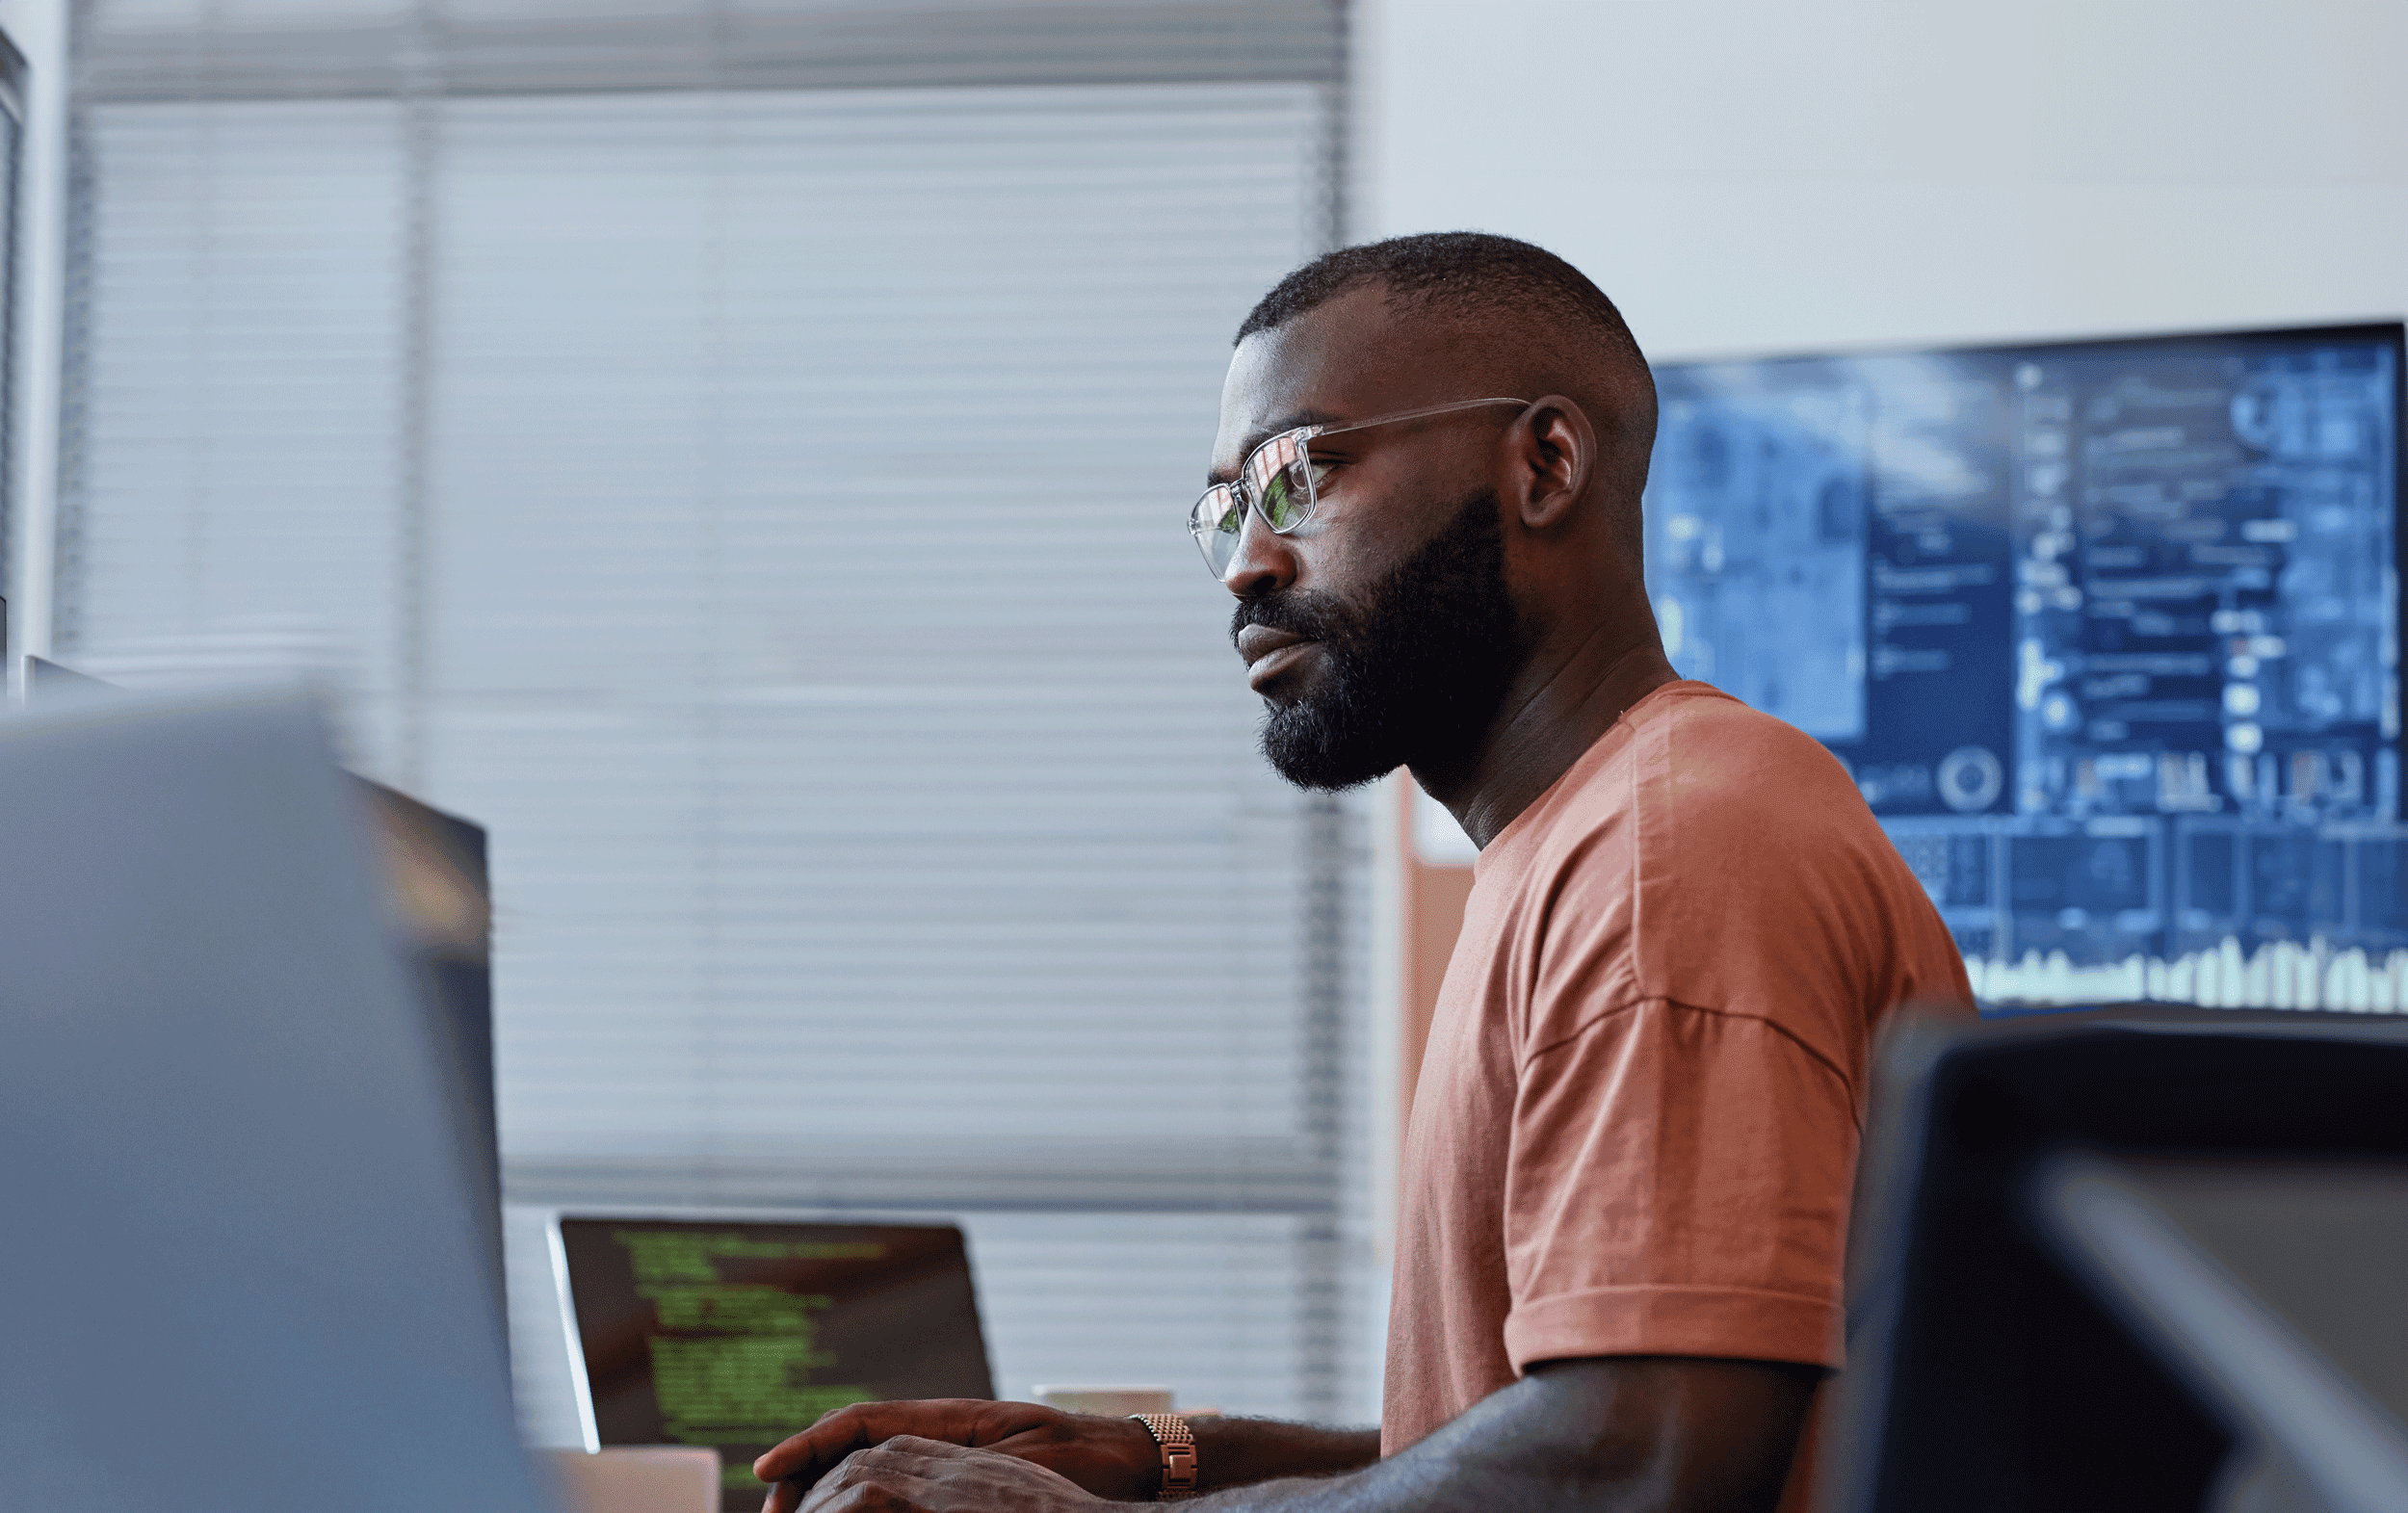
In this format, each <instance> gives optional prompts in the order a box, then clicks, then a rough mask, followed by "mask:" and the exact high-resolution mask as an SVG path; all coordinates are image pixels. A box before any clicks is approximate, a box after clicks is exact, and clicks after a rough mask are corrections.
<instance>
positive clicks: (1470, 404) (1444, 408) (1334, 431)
mask: <svg viewBox="0 0 2408 1513" xmlns="http://www.w3.org/2000/svg"><path fill="white" fill-rule="evenodd" d="M1529 403H1530V401H1528V400H1513V399H1506V398H1505V397H1503V396H1502V395H1501V396H1499V397H1497V398H1495V399H1486V400H1457V401H1455V402H1454V403H1453V404H1432V405H1431V406H1429V408H1427V409H1409V410H1406V411H1405V412H1404V413H1403V414H1401V415H1382V416H1380V417H1379V418H1378V419H1377V420H1361V421H1356V422H1355V423H1354V424H1353V425H1351V426H1328V427H1316V428H1315V429H1314V430H1313V434H1314V435H1315V436H1317V437H1319V436H1343V435H1345V434H1346V433H1347V432H1348V431H1349V430H1371V429H1372V428H1373V427H1374V426H1394V425H1396V424H1398V423H1399V422H1400V421H1407V420H1426V419H1428V418H1429V417H1430V416H1432V415H1452V414H1453V413H1454V412H1455V411H1457V410H1465V409H1479V407H1480V406H1482V405H1484V404H1529Z"/></svg>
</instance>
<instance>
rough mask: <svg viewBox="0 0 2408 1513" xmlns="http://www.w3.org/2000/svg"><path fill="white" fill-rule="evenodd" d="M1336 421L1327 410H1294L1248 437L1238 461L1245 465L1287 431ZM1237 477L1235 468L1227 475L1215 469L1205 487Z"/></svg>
mask: <svg viewBox="0 0 2408 1513" xmlns="http://www.w3.org/2000/svg"><path fill="white" fill-rule="evenodd" d="M1334 419H1336V417H1335V416H1333V415H1331V414H1329V413H1328V412H1327V411H1325V410H1317V409H1300V410H1292V411H1290V412H1289V413H1288V414H1285V415H1283V416H1281V417H1280V418H1279V419H1277V420H1274V421H1272V422H1271V423H1270V424H1269V426H1268V427H1266V428H1264V429H1263V430H1258V431H1256V432H1255V433H1254V434H1252V435H1250V436H1248V437H1246V438H1245V445H1244V446H1243V447H1240V448H1239V449H1238V461H1239V463H1240V465H1243V463H1244V461H1245V459H1246V458H1247V457H1252V456H1253V455H1254V449H1255V448H1256V447H1259V446H1261V445H1262V444H1263V443H1264V442H1266V441H1269V439H1270V438H1271V437H1273V436H1276V435H1281V434H1284V433H1285V432H1287V431H1291V430H1296V428H1297V427H1298V426H1325V425H1328V424H1329V423H1330V422H1331V421H1332V420H1334ZM1237 476H1238V474H1237V470H1236V469H1234V468H1233V469H1231V470H1229V471H1228V472H1225V473H1224V472H1222V471H1221V470H1220V469H1218V468H1215V469H1213V471H1211V472H1209V473H1207V474H1205V475H1204V486H1205V487H1206V488H1211V487H1213V486H1214V485H1215V484H1217V483H1228V482H1230V481H1231V480H1232V479H1234V478H1236V477H1237Z"/></svg>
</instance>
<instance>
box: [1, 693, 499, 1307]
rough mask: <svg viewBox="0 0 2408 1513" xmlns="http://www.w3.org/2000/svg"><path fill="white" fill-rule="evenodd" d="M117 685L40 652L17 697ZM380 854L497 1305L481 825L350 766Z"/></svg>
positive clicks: (489, 903)
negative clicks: (438, 1062)
mask: <svg viewBox="0 0 2408 1513" xmlns="http://www.w3.org/2000/svg"><path fill="white" fill-rule="evenodd" d="M132 696H133V695H132V694H130V693H129V692H128V691H126V690H125V689H123V688H120V687H119V686H118V685H117V684H114V683H111V682H108V681H107V680H105V679H102V678H95V677H92V675H90V674H89V673H83V672H78V671H76V670H75V669H74V668H72V667H69V666H66V665H64V664H62V663H56V662H52V661H50V660H49V659H48V658H45V657H31V656H29V657H27V658H26V659H25V681H24V702H25V705H26V707H27V708H29V709H33V710H38V711H43V712H50V711H56V710H61V709H65V708H69V707H72V706H74V705H76V704H79V703H87V702H89V701H92V700H95V699H97V700H104V701H115V700H120V699H126V698H130V697H132ZM352 791H353V794H354V795H356V796H357V797H358V798H359V799H360V801H361V803H362V805H363V806H364V808H365V809H366V811H367V815H368V819H369V821H370V824H371V828H372V829H373V831H374V833H375V836H376V839H377V843H378V852H379V856H380V859H381V861H382V862H383V864H384V883H385V903H386V906H387V919H388V921H389V922H390V924H391V925H392V926H393V928H394V930H395V932H396V934H397V935H398V936H399V938H400V942H401V945H402V947H403V950H404V952H405V954H406V956H407V958H408V959H409V961H410V964H411V965H412V967H413V968H414V969H415V970H416V975H417V979H418V987H419V989H420V994H419V996H420V998H421V1000H422V1002H424V1004H426V1007H427V1010H428V1013H429V1016H430V1018H431V1019H432V1026H433V1030H434V1034H435V1045H436V1050H437V1052H438V1054H439V1055H440V1056H441V1058H442V1066H443V1070H444V1071H445V1073H446V1074H447V1075H446V1077H445V1079H444V1091H445V1096H446V1101H447V1103H448V1104H449V1105H450V1106H451V1108H452V1111H453V1123H454V1127H455V1128H456V1129H457V1130H458V1135H459V1145H460V1151H461V1156H462V1158H463V1160H465V1161H466V1162H467V1164H468V1180H469V1183H470V1186H471V1187H473V1188H474V1189H475V1191H476V1194H477V1228H478V1236H479V1248H480V1249H481V1250H482V1251H483V1252H484V1258H485V1284H486V1286H487V1287H488V1288H489V1289H490V1290H491V1291H492V1293H493V1302H494V1306H495V1307H496V1308H497V1309H498V1308H501V1307H503V1306H504V1304H505V1301H506V1299H507V1296H508V1286H507V1283H506V1280H505V1266H504V1261H503V1253H502V1146H501V1134H500V1122H499V1119H498V1117H497V1115H496V1113H495V1109H494V1089H493V890H492V884H491V882H490V880H489V877H488V874H487V869H486V865H485V831H484V826H483V825H481V824H479V823H477V822H475V821H473V820H467V819H463V818H461V817H460V816H458V815H456V814H450V813H447V812H445V811H444V810H441V809H437V808H435V807H434V806H433V805H432V804H428V803H422V802H420V801H419V800H418V799H415V798H412V797H410V796H408V795H407V794H405V793H403V792H401V791H400V790H399V789H394V788H388V787H386V786H385V785H384V784H382V783H379V782H376V781H374V780H373V779H370V778H365V777H360V776H358V775H357V774H355V773H354V774H353V777H352Z"/></svg>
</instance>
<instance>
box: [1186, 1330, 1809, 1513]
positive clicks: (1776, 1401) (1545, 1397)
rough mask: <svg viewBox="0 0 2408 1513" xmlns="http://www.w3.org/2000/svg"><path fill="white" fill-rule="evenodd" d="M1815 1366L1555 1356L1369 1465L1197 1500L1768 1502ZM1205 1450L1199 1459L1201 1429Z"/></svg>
mask: <svg viewBox="0 0 2408 1513" xmlns="http://www.w3.org/2000/svg"><path fill="white" fill-rule="evenodd" d="M1818 1376H1819V1373H1818V1372H1816V1371H1815V1370H1812V1369H1808V1368H1794V1367H1778V1366H1763V1365H1754V1364H1750V1363H1741V1362H1646V1361H1636V1360H1625V1361H1592V1362H1567V1363H1558V1364H1557V1365H1556V1366H1553V1367H1546V1368H1539V1369H1536V1370H1534V1373H1533V1375H1532V1376H1531V1377H1530V1378H1527V1379H1525V1380H1523V1381H1520V1382H1517V1383H1515V1384H1514V1385H1513V1386H1511V1387H1508V1388H1506V1389H1505V1390H1503V1391H1501V1392H1499V1393H1497V1394H1495V1395H1494V1396H1490V1397H1488V1398H1487V1399H1485V1400H1484V1401H1482V1402H1480V1403H1479V1404H1476V1405H1475V1406H1474V1407H1473V1408H1472V1409H1471V1410H1470V1411H1469V1412H1467V1413H1465V1414H1464V1415H1463V1416H1462V1417H1460V1418H1458V1419H1456V1420H1455V1421H1454V1422H1452V1423H1450V1424H1448V1425H1447V1426H1446V1427H1445V1428H1443V1429H1441V1430H1439V1431H1438V1432H1437V1433H1436V1434H1433V1435H1431V1436H1430V1437H1429V1438H1428V1439H1426V1440H1424V1441H1423V1442H1422V1443H1421V1444H1419V1445H1416V1446H1414V1447H1413V1448H1410V1449H1407V1450H1405V1451H1403V1452H1402V1453H1401V1454H1398V1455H1394V1456H1391V1457H1389V1458H1388V1459H1386V1460H1383V1461H1379V1462H1377V1463H1376V1464H1374V1465H1371V1466H1368V1467H1366V1468H1364V1469H1363V1470H1360V1471H1357V1472H1354V1473H1352V1474H1343V1475H1335V1476H1333V1475H1328V1474H1325V1473H1324V1474H1321V1475H1319V1476H1314V1475H1312V1474H1311V1473H1309V1472H1308V1473H1307V1474H1306V1476H1305V1478H1303V1479H1298V1478H1296V1477H1295V1476H1293V1474H1292V1476H1291V1477H1289V1478H1284V1479H1279V1480H1272V1481H1265V1482H1260V1483H1257V1484H1255V1485H1252V1486H1242V1487H1237V1488H1235V1489H1233V1490H1230V1491H1227V1492H1217V1493H1215V1494H1214V1495H1212V1496H1209V1497H1206V1498H1203V1499H1201V1500H1198V1501H1197V1502H1196V1503H1195V1504H1193V1505H1194V1506H1195V1508H1196V1510H1197V1513H1452V1510H1454V1509H1460V1508H1512V1509H1516V1510H1523V1513H1667V1510H1669V1513H1770V1509H1771V1508H1772V1506H1773V1505H1774V1503H1776V1502H1778V1501H1779V1500H1780V1494H1781V1484H1782V1478H1783V1475H1784V1474H1785V1473H1786V1472H1787V1471H1788V1469H1789V1463H1790V1458H1791V1454H1792V1452H1793V1449H1794V1448H1795V1446H1796V1443H1797V1435H1798V1428H1799V1425H1800V1424H1801V1422H1803V1421H1804V1418H1805V1413H1806V1405H1807V1401H1808V1399H1809V1398H1810V1397H1811V1396H1812V1395H1813V1390H1814V1384H1815V1381H1816V1379H1817V1377H1818ZM1198 1449H1199V1454H1198V1457H1197V1458H1198V1461H1199V1463H1200V1462H1201V1460H1202V1456H1201V1453H1200V1450H1201V1444H1200V1437H1199V1446H1198ZM1209 1484H1210V1483H1208V1485H1209Z"/></svg>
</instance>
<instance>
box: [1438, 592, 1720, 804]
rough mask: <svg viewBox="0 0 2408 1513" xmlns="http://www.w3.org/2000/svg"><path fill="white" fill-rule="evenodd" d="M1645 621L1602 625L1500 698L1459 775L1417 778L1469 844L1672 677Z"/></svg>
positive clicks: (1552, 782) (1553, 781)
mask: <svg viewBox="0 0 2408 1513" xmlns="http://www.w3.org/2000/svg"><path fill="white" fill-rule="evenodd" d="M1654 629H1655V627H1654V626H1653V624H1652V623H1651V624H1650V625H1649V626H1648V634H1647V635H1646V636H1645V638H1644V639H1629V638H1614V639H1608V636H1607V632H1606V630H1605V628H1604V627H1602V626H1600V627H1598V628H1597V630H1596V631H1595V632H1594V633H1592V635H1591V637H1590V639H1588V641H1586V642H1584V644H1583V645H1581V646H1580V647H1578V648H1576V649H1575V650H1574V651H1573V653H1572V654H1571V655H1570V656H1569V657H1566V658H1563V659H1562V660H1560V661H1559V662H1557V663H1556V664H1555V666H1554V670H1553V671H1551V672H1548V673H1545V674H1543V675H1542V676H1541V677H1540V678H1538V679H1537V680H1536V681H1535V682H1534V684H1533V685H1532V686H1531V687H1530V688H1529V689H1527V690H1517V691H1515V693H1514V694H1513V695H1511V696H1509V697H1508V698H1507V699H1506V701H1505V713H1504V714H1503V717H1501V718H1500V719H1499V720H1498V722H1497V725H1496V727H1495V728H1494V729H1493V730H1492V731H1491V732H1490V733H1489V736H1488V739H1487V740H1486V741H1484V742H1482V743H1480V746H1479V752H1478V753H1477V754H1476V755H1475V757H1474V758H1473V761H1472V763H1471V765H1470V766H1469V767H1468V768H1467V769H1466V770H1464V771H1463V772H1462V773H1461V774H1460V775H1459V776H1458V775H1456V774H1454V773H1452V772H1451V773H1447V774H1444V775H1443V776H1440V775H1436V774H1427V773H1425V772H1423V771H1421V770H1415V771H1414V773H1413V776H1414V779H1415V781H1417V782H1420V783H1421V784H1422V787H1423V788H1424V789H1425V790H1426V791H1427V792H1428V794H1429V796H1431V797H1433V798H1435V799H1437V800H1438V801H1439V802H1440V803H1442V804H1445V805H1446V806H1447V808H1448V809H1449V810H1451V811H1453V814H1454V817H1455V819H1456V820H1457V821H1458V822H1461V824H1462V826H1463V829H1464V833H1465V834H1467V835H1469V836H1470V837H1471V838H1472V841H1473V844H1475V845H1477V846H1481V847H1485V846H1486V845H1487V844H1488V843H1489V842H1490V841H1493V840H1495V839H1496V838H1497V836H1498V835H1499V833H1500V832H1502V831H1503V830H1504V829H1505V826H1506V825H1508V824H1511V823H1512V822H1513V821H1514V818H1515V817H1516V816H1518V815H1519V814H1521V812H1522V811H1523V810H1525V809H1528V808H1529V807H1530V806H1531V804H1533V803H1535V802H1536V801H1537V799H1538V796H1539V795H1541V794H1543V793H1545V792H1546V791H1547V790H1548V789H1550V788H1553V787H1554V786H1555V785H1556V780H1557V778H1560V777H1561V776H1563V774H1564V773H1565V772H1568V771H1570V770H1571V769H1572V764H1573V763H1575V762H1578V761H1579V760H1580V759H1581V757H1582V754H1583V753H1584V752H1586V751H1587V750H1588V748H1589V747H1590V746H1593V745H1595V744H1596V743H1597V738H1598V737H1600V736H1602V735H1604V734H1605V733H1606V732H1607V731H1608V730H1610V729H1611V728H1612V726H1613V722H1614V721H1615V720H1617V719H1620V718H1621V717H1622V715H1623V712H1624V711H1625V710H1628V709H1629V708H1630V707H1631V706H1632V705H1634V704H1636V703H1637V702H1638V701H1639V700H1640V699H1643V698H1645V697H1646V696H1647V695H1648V694H1650V693H1652V692H1654V691H1656V690H1658V689H1660V688H1662V687H1663V686H1664V685H1665V684H1667V683H1670V682H1672V681H1674V680H1675V679H1677V678H1678V677H1679V676H1680V674H1678V673H1676V672H1674V671H1673V670H1672V665H1671V663H1669V662H1667V661H1666V660H1665V659H1664V655H1663V647H1662V644H1660V643H1659V642H1658V640H1657V639H1656V637H1655V635H1654Z"/></svg>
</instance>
